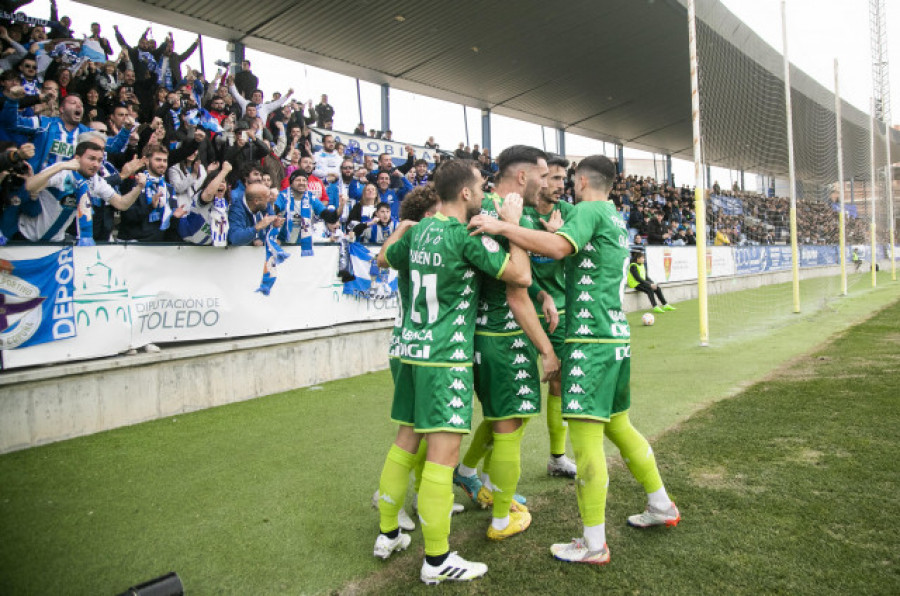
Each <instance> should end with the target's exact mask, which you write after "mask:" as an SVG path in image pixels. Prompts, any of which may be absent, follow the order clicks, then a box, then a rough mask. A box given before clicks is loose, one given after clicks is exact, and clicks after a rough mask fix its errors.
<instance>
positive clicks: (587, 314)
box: [575, 308, 594, 319]
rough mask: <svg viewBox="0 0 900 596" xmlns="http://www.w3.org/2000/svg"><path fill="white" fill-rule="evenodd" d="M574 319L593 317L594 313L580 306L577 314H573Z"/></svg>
mask: <svg viewBox="0 0 900 596" xmlns="http://www.w3.org/2000/svg"><path fill="white" fill-rule="evenodd" d="M575 318H576V319H593V318H594V315H592V314H591V313H590V311H589V310H588V309H586V308H582V309H581V310H579V311H578V314H576V315H575Z"/></svg>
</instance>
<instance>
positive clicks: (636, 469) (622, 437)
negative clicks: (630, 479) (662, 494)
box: [606, 412, 663, 495]
mask: <svg viewBox="0 0 900 596" xmlns="http://www.w3.org/2000/svg"><path fill="white" fill-rule="evenodd" d="M606 436H608V437H609V440H610V441H612V442H613V445H615V446H616V447H618V448H619V453H621V454H622V458H623V459H624V460H625V464H626V465H627V466H628V469H629V470H630V471H631V475H632V476H634V479H635V480H637V481H638V482H640V483H641V485H642V486H643V487H644V492H646V493H647V494H648V495H649V494H650V493H652V492H656V491H658V490H659V489H661V488H662V487H663V481H662V478H661V477H660V475H659V468H657V467H656V457H655V456H654V455H653V449H652V448H651V447H650V443H648V442H647V439H645V438H644V436H643V435H642V434H641V433H639V432H638V431H637V429H636V428H634V427H633V426H632V425H631V421H630V420H629V419H628V412H623V413H621V414H617V415H615V416H613V417H612V418H611V419H610V421H609V423H608V424H607V425H606Z"/></svg>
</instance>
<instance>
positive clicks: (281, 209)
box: [275, 170, 338, 256]
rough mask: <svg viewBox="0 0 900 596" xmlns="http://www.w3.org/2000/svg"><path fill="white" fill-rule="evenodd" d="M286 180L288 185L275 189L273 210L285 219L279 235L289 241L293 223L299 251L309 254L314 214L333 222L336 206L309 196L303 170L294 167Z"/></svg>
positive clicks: (281, 238) (328, 223) (310, 252)
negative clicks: (276, 195)
mask: <svg viewBox="0 0 900 596" xmlns="http://www.w3.org/2000/svg"><path fill="white" fill-rule="evenodd" d="M289 180H290V184H289V186H288V187H287V188H286V189H284V190H283V191H281V192H280V193H278V197H277V198H276V199H275V212H276V213H279V214H283V215H284V218H285V220H286V223H285V225H284V227H283V228H282V231H281V234H280V235H279V239H280V240H281V241H282V242H290V241H291V239H292V238H293V237H294V235H293V229H294V227H295V226H296V227H297V228H298V233H297V235H296V243H297V244H299V245H300V254H301V255H302V256H310V255H312V254H313V248H312V246H313V235H312V229H313V221H312V219H313V215H316V216H319V217H321V218H322V221H324V222H325V224H326V225H334V224H336V223H337V221H338V210H337V209H335V207H332V206H330V205H326V204H324V203H322V201H320V200H319V199H317V198H315V197H314V196H312V193H311V192H310V191H309V190H308V183H309V180H308V178H307V174H306V172H305V171H304V170H294V171H293V172H291V176H290V179H289Z"/></svg>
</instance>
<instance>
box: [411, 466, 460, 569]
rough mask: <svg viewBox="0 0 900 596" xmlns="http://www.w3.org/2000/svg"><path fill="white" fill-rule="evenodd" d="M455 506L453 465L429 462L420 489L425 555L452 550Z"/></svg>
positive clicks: (420, 516) (420, 513) (435, 554)
mask: <svg viewBox="0 0 900 596" xmlns="http://www.w3.org/2000/svg"><path fill="white" fill-rule="evenodd" d="M452 508H453V468H451V467H449V466H442V465H440V464H436V463H434V462H431V461H426V462H425V466H424V468H423V469H422V486H421V487H420V488H419V519H420V520H421V521H422V537H423V538H424V539H425V554H426V555H429V556H437V555H443V554H444V553H446V552H447V551H449V550H450V542H449V540H448V538H449V536H450V512H451V510H452Z"/></svg>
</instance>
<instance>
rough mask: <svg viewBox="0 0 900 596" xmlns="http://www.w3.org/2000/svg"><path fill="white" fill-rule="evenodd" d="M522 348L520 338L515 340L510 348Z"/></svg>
mask: <svg viewBox="0 0 900 596" xmlns="http://www.w3.org/2000/svg"><path fill="white" fill-rule="evenodd" d="M524 347H525V341H524V340H523V339H522V338H521V337H519V338H516V341H514V342H512V348H513V349H514V350H515V349H519V348H524Z"/></svg>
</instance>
